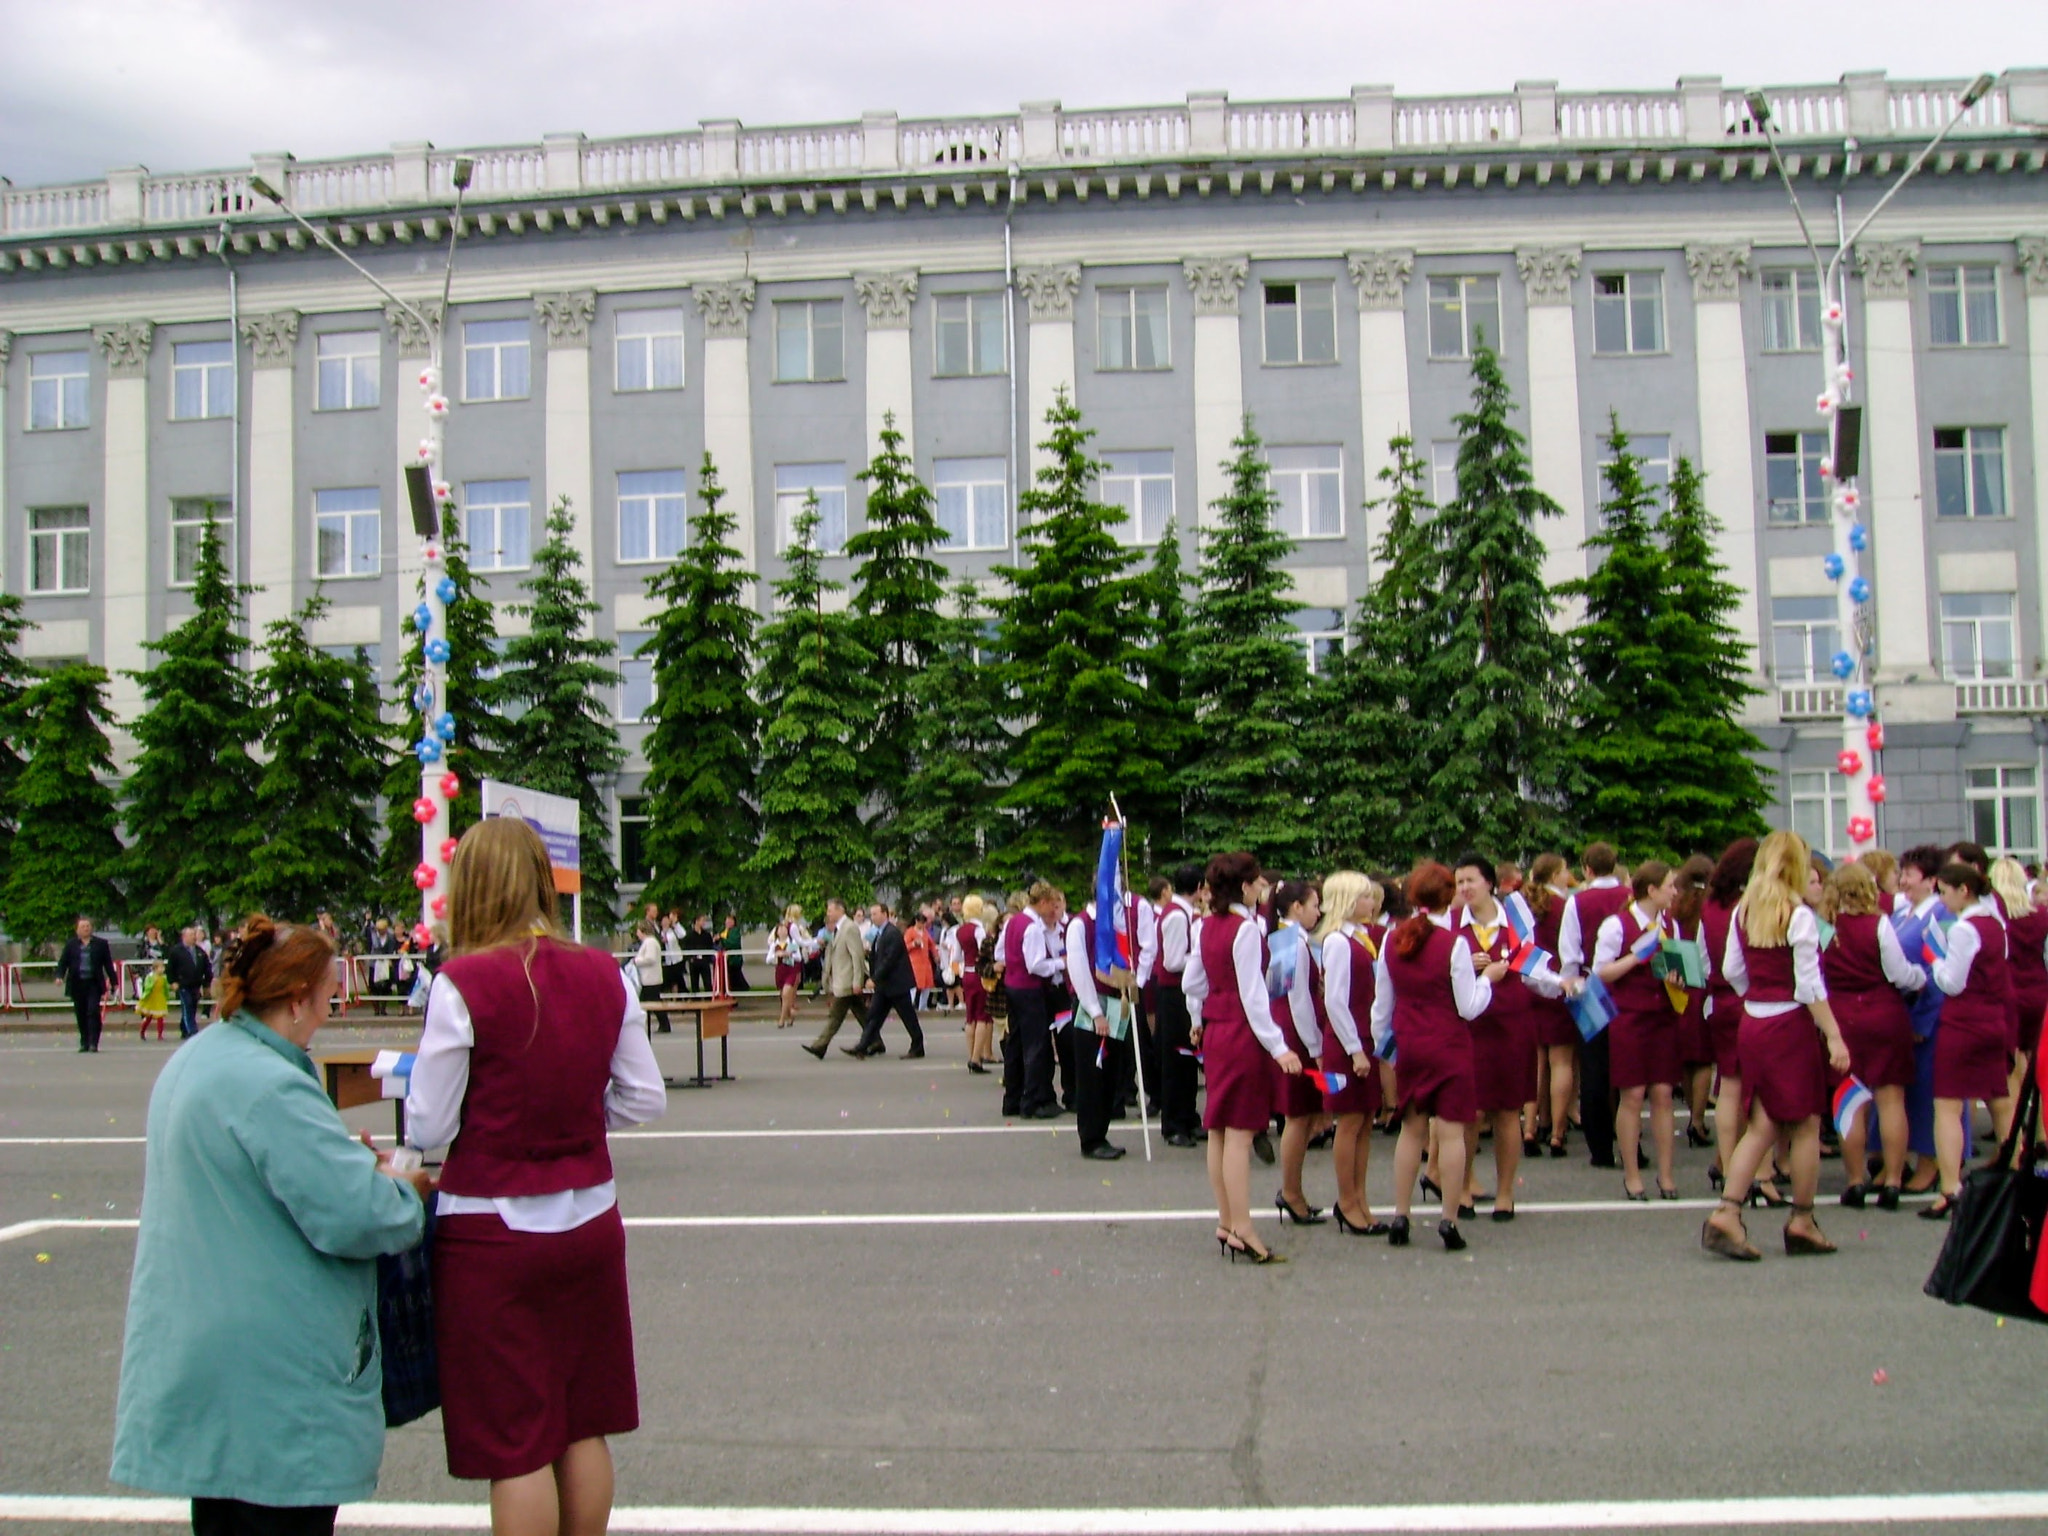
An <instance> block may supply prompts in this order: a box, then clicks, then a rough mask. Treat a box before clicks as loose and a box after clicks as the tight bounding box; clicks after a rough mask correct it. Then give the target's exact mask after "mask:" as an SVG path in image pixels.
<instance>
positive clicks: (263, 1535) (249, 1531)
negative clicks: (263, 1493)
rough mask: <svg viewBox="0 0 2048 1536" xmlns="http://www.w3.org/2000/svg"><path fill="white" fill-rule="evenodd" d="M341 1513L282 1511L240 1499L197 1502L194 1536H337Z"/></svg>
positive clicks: (308, 1507)
mask: <svg viewBox="0 0 2048 1536" xmlns="http://www.w3.org/2000/svg"><path fill="white" fill-rule="evenodd" d="M337 1510H338V1506H336V1505H333V1504H305V1505H299V1506H296V1507H293V1508H283V1509H280V1508H278V1507H277V1506H275V1505H271V1504H246V1503H244V1502H243V1501H242V1500H240V1499H194V1500H193V1501H192V1536H334V1517H335V1514H336V1513H337Z"/></svg>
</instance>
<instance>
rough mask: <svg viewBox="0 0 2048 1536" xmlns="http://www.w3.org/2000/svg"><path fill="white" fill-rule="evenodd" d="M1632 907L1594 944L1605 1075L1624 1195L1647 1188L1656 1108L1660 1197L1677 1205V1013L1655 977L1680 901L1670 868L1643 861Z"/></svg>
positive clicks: (1605, 926)
mask: <svg viewBox="0 0 2048 1536" xmlns="http://www.w3.org/2000/svg"><path fill="white" fill-rule="evenodd" d="M1629 894H1630V896H1631V898H1632V899H1631V900H1630V902H1629V904H1628V905H1627V906H1625V907H1623V908H1622V909H1621V910H1620V911H1619V912H1617V913H1615V914H1614V916H1612V917H1610V918H1608V919H1606V920H1605V921H1604V922H1602V923H1601V924H1600V936H1599V938H1598V939H1596V940H1595V941H1594V944H1593V974H1594V975H1596V976H1598V977H1599V978H1600V979H1601V980H1602V981H1603V982H1605V983H1606V984H1607V988H1608V990H1609V991H1610V992H1612V993H1613V994H1614V1022H1613V1023H1612V1024H1610V1025H1609V1026H1608V1029H1607V1073H1608V1080H1609V1081H1610V1082H1612V1083H1613V1084H1614V1086H1615V1088H1616V1089H1617V1090H1619V1092H1620V1094H1621V1100H1620V1104H1619V1106H1618V1107H1617V1108H1616V1109H1615V1111H1614V1139H1615V1145H1616V1147H1617V1149H1618V1150H1619V1152H1620V1154H1621V1187H1622V1191H1623V1193H1625V1194H1626V1195H1627V1196H1628V1197H1629V1199H1631V1200H1647V1199H1649V1198H1650V1196H1649V1194H1648V1192H1647V1191H1645V1190H1644V1188H1643V1160H1642V1136H1643V1100H1644V1098H1645V1097H1647V1098H1648V1099H1649V1103H1650V1135H1651V1137H1652V1138H1653V1147H1654V1150H1655V1152H1656V1158H1657V1197H1658V1198H1659V1199H1660V1200H1676V1199H1677V1198H1678V1182H1677V1180H1676V1178H1675V1177H1674V1176H1673V1173H1672V1153H1673V1150H1674V1148H1673V1142H1674V1136H1673V1132H1674V1130H1675V1121H1674V1118H1673V1114H1672V1107H1671V1085H1672V1084H1673V1083H1675V1082H1677V1081H1678V1013H1677V1011H1676V1010H1674V1009H1673V1008H1672V1006H1671V998H1670V996H1669V994H1667V993H1666V992H1665V990H1664V983H1663V982H1661V981H1659V980H1658V979H1657V978H1656V977H1655V976H1654V975H1652V974H1651V971H1650V960H1651V958H1652V957H1653V956H1654V955H1655V954H1656V953H1657V949H1658V946H1659V945H1660V944H1661V942H1662V940H1663V935H1664V914H1665V913H1666V912H1668V911H1669V910H1670V909H1671V900H1672V898H1673V897H1674V896H1675V895H1676V894H1677V880H1676V877H1675V876H1674V875H1673V874H1672V872H1671V867H1670V866H1669V865H1668V864H1664V863H1661V862H1659V861H1658V860H1656V859H1645V860H1644V861H1643V862H1642V863H1640V864H1638V865H1637V866H1636V868H1635V873H1634V875H1632V876H1631V877H1630V880H1629Z"/></svg>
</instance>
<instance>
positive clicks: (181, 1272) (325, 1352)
mask: <svg viewBox="0 0 2048 1536" xmlns="http://www.w3.org/2000/svg"><path fill="white" fill-rule="evenodd" d="M148 1141H149V1146H148V1153H147V1158H146V1162H145V1164H144V1173H143V1187H142V1228H141V1232H140V1233H139V1235H138V1239H137V1242H136V1247H135V1276H134V1279H133V1281H132V1282H131V1284H130V1287H129V1293H128V1332H127V1339H126V1341H125V1343H124V1344H123V1346H122V1351H121V1396H120V1404H119V1407H118V1409H117V1410H116V1419H115V1427H114V1466H113V1477H114V1480H115V1481H116V1482H121V1483H127V1484H129V1485H130V1486H132V1487H136V1488H147V1489H150V1490H152V1491H154V1492H157V1493H168V1494H177V1495H182V1496H184V1497H187V1498H218V1499H243V1500H247V1501H248V1502H250V1503H254V1504H273V1505H302V1504H346V1503H350V1502H352V1501H354V1500H357V1499H364V1498H368V1497H369V1496H370V1494H372V1493H373V1492H375V1491H376V1487H377V1465H378V1463H379V1462H380V1461H381V1460H382V1459H383V1455H384V1401H383V1368H382V1363H381V1359H380V1357H379V1354H378V1349H377V1266H376V1264H375V1263H374V1262H373V1261H374V1260H375V1258H376V1256H377V1255H378V1254H380V1253H398V1252H402V1251H404V1250H405V1249H407V1248H410V1247H412V1246H413V1245H414V1244H416V1243H418V1242H419V1240H420V1234H421V1231H422V1228H423V1226H424V1224H425V1219H426V1218H425V1212H424V1210H423V1209H422V1207H421V1205H420V1202H419V1198H418V1197H417V1196H416V1195H415V1194H414V1193H413V1191H412V1187H411V1186H410V1185H408V1184H405V1183H403V1182H401V1181H400V1180H397V1179H393V1178H390V1177H388V1176H386V1175H384V1174H381V1173H379V1172H378V1171H377V1168H376V1159H375V1157H374V1156H373V1155H372V1154H371V1152H370V1150H369V1149H368V1148H367V1147H365V1146H364V1145H363V1144H362V1143H361V1142H359V1141H357V1140H356V1139H355V1138H354V1137H352V1136H351V1135H350V1134H349V1132H348V1128H347V1127H346V1126H344V1125H343V1124H342V1121H341V1116H340V1115H339V1114H337V1113H336V1112H335V1109H334V1106H333V1105H332V1104H331V1103H329V1102H328V1099H327V1095H326V1094H325V1093H324V1092H323V1091H322V1090H321V1087H320V1083H319V1079H318V1077H317V1076H316V1074H315V1072H314V1068H313V1062H312V1058H310V1057H309V1056H308V1055H307V1054H306V1053H305V1052H304V1051H303V1050H301V1049H300V1048H299V1047H298V1046H296V1045H293V1044H292V1043H291V1042H290V1041H289V1040H286V1039H284V1038H283V1037H282V1036H281V1035H278V1034H276V1033H274V1032H272V1031H271V1030H269V1029H267V1028H265V1027H264V1026H263V1025H262V1024H260V1023H258V1022H257V1020H256V1019H255V1018H254V1017H253V1016H252V1015H250V1014H247V1013H240V1014H237V1015H235V1017H234V1018H233V1019H231V1020H229V1021H227V1022H226V1023H223V1024H217V1025H215V1026H214V1027H213V1028H211V1029H207V1030H202V1031H200V1033H199V1034H198V1035H196V1036H195V1037H194V1038H193V1039H191V1040H190V1041H188V1042H186V1043H185V1044H184V1045H181V1046H180V1047H179V1048H178V1051H177V1054H175V1055H174V1056H172V1058H171V1060H170V1064H169V1065H168V1066H166V1067H165V1068H164V1070H163V1073H162V1075H161V1076H159V1077H158V1078H157V1080H156V1088H155V1089H154V1091H153V1092H151V1094H150V1096H149V1136H148Z"/></svg>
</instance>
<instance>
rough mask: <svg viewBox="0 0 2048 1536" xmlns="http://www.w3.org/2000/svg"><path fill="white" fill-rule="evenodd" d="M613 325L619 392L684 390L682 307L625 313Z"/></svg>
mask: <svg viewBox="0 0 2048 1536" xmlns="http://www.w3.org/2000/svg"><path fill="white" fill-rule="evenodd" d="M612 324H613V333H614V346H615V348H616V350H617V353H618V388H619V391H620V392H621V393H622V394H623V393H630V392H632V391H635V390H643V389H681V388H682V387H683V311H682V308H681V306H680V305H679V306H677V307H676V308H674V309H622V310H620V311H619V312H618V313H617V314H616V315H615V316H614V317H613V320H612Z"/></svg>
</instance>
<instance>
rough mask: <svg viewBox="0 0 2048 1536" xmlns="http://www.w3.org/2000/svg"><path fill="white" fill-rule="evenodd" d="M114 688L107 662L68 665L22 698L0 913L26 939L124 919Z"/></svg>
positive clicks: (13, 931)
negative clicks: (20, 752) (22, 748)
mask: <svg viewBox="0 0 2048 1536" xmlns="http://www.w3.org/2000/svg"><path fill="white" fill-rule="evenodd" d="M106 685H107V674H106V672H105V671H104V670H103V669H101V668H99V667H86V666H70V667H64V668H61V669H59V670H58V671H56V672H52V673H50V674H49V675H48V676H47V677H45V678H44V679H43V680H42V681H41V682H39V683H37V684H35V685H34V686H33V687H31V688H29V689H28V690H27V692H25V693H24V694H23V695H22V697H21V699H20V701H19V706H18V708H19V720H20V730H21V736H20V740H21V741H22V742H23V743H24V744H25V745H26V746H27V748H28V757H27V761H26V762H25V763H24V764H23V766H22V770H21V775H20V777H19V778H17V779H16V780H15V781H14V786H13V791H12V794H11V796H10V797H9V802H8V811H9V814H10V816H11V817H12V819H13V822H14V828H15V831H14V849H13V852H12V854H11V856H10V857H9V859H8V862H7V874H6V883H5V885H4V887H0V915H4V917H5V919H6V923H7V930H8V932H9V933H11V934H12V935H13V936H14V937H15V938H16V939H19V940H20V941H21V942H22V943H24V944H30V945H34V944H45V943H49V942H51V941H52V940H55V939H59V938H62V937H63V936H64V935H65V934H66V933H68V932H70V930H71V925H72V924H73V923H74V922H76V921H77V920H78V919H79V917H80V916H86V917H91V918H95V919H99V920H106V919H111V918H117V917H120V916H121V915H122V914H123V912H124V910H125V908H126V905H127V904H126V902H124V901H123V900H122V896H121V890H120V887H119V886H118V885H117V884H116V883H115V881H114V880H113V879H112V878H111V877H112V875H113V872H114V871H115V870H116V869H118V868H119V867H120V864H121V840H120V838H119V837H117V836H116V835H115V833H114V823H115V819H116V817H115V809H114V792H113V790H112V789H110V788H109V787H108V781H109V780H110V779H112V778H113V776H114V750H113V747H112V746H111V744H109V742H108V741H107V728H108V727H109V726H111V725H112V724H113V715H112V714H111V712H110V711H109V710H108V708H107V697H106ZM246 815H247V813H246V811H245V812H244V819H246Z"/></svg>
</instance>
